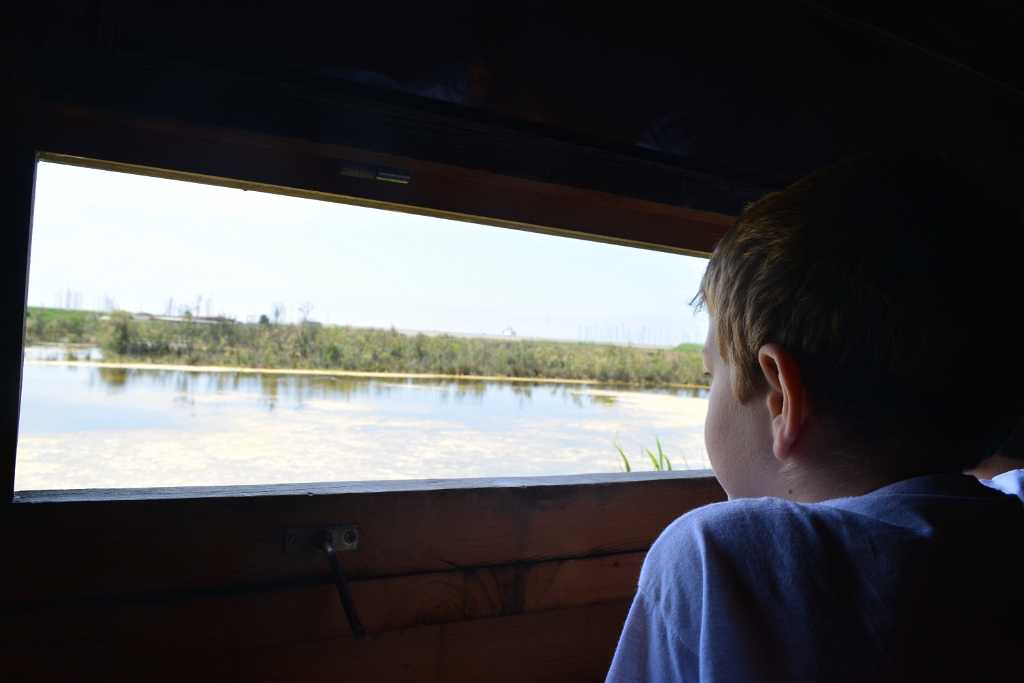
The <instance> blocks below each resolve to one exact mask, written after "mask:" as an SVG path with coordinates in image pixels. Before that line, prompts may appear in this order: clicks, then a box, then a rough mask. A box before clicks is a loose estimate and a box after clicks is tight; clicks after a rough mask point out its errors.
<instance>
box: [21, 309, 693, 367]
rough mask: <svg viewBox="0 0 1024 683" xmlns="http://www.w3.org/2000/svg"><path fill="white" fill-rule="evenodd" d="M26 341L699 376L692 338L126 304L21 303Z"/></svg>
mask: <svg viewBox="0 0 1024 683" xmlns="http://www.w3.org/2000/svg"><path fill="white" fill-rule="evenodd" d="M27 341H28V343H30V344H46V343H81V344H94V345H97V346H99V347H100V348H102V350H103V354H104V358H105V359H106V360H112V361H118V360H121V361H136V362H139V361H141V362H150V363H173V364H187V365H223V366H240V367H261V368H301V369H326V370H349V371H363V372H396V373H437V374H444V375H485V376H501V377H524V378H560V379H580V380H592V381H595V382H617V383H627V384H635V385H644V386H651V385H669V384H704V383H705V382H704V380H703V372H702V371H703V368H702V364H701V357H700V348H701V347H700V346H699V345H697V344H686V345H683V346H680V347H678V348H675V349H645V348H635V347H627V346H618V345H614V344H597V343H584V342H554V341H527V340H514V339H509V340H504V339H480V338H467V337H455V336H449V335H440V336H427V335H423V334H417V335H408V334H403V333H400V332H397V331H395V330H380V329H370V328H358V327H341V326H326V327H325V326H321V325H319V324H317V323H308V322H307V323H298V324H287V325H286V324H272V323H269V322H268V321H266V320H265V319H264V320H263V321H262V322H260V323H237V322H233V321H229V320H219V321H213V322H211V321H205V320H204V321H190V320H185V321H181V322H174V321H165V320H136V319H135V318H133V316H132V315H131V314H129V313H125V312H121V311H118V312H114V313H112V314H109V315H105V314H100V313H96V312H92V311H76V310H65V309H52V308H34V307H33V308H30V309H29V315H28V318H27Z"/></svg>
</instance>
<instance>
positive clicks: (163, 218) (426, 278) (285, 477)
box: [15, 161, 707, 490]
mask: <svg viewBox="0 0 1024 683" xmlns="http://www.w3.org/2000/svg"><path fill="white" fill-rule="evenodd" d="M703 266H704V262H703V260H702V259H700V258H697V257H692V256H685V255H682V254H678V253H668V252H656V251H650V250H643V249H637V248H632V247H626V246H620V245H613V244H605V243H599V242H590V241H583V240H578V239H572V238H568V237H560V236H553V235H545V234H537V233H532V232H526V231H521V230H512V229H508V228H501V227H494V226H489V225H486V226H485V225H479V224H474V223H469V222H464V221H456V220H450V219H445V218H438V217H433V216H424V215H417V214H412V213H404V212H399V211H388V210H383V209H379V208H368V207H363V206H354V205H350V204H342V203H336V202H326V201H315V200H311V199H307V198H299V197H291V196H284V195H278V194H269V193H263V192H256V191H245V190H241V189H235V188H228V187H218V186H213V185H204V184H199V183H192V182H185V181H181V180H169V179H165V178H155V177H146V176H140V175H133V174H127V173H119V172H114V171H109V170H97V169H94V168H85V167H79V166H72V165H67V164H57V163H51V162H45V161H44V162H40V163H39V165H38V167H37V177H36V191H35V210H34V218H33V237H32V249H31V257H30V280H29V293H28V303H29V308H28V310H27V319H26V350H25V361H24V362H25V365H24V375H23V382H22V405H21V418H20V419H21V422H20V428H19V441H18V454H17V464H16V475H15V476H16V478H15V488H16V490H35V489H73V488H122V487H155V486H196V485H232V484H273V483H297V482H316V481H360V480H381V479H424V478H452V477H482V476H486V477H493V476H526V475H557V474H576V473H596V472H615V471H622V470H623V469H625V468H626V467H630V468H632V469H635V470H643V469H648V470H649V469H652V468H661V469H668V468H673V469H677V470H678V469H700V468H706V467H707V460H706V455H705V453H704V449H703V421H704V414H705V411H706V401H705V398H704V390H703V389H702V388H701V387H700V384H701V361H700V354H699V346H700V344H701V343H702V342H703V338H704V334H705V331H706V326H707V319H706V317H704V316H702V315H695V314H693V313H692V311H690V309H689V308H688V306H687V301H688V299H689V297H690V296H692V295H693V293H694V292H695V291H696V286H697V283H698V282H699V277H700V274H701V273H702V272H703Z"/></svg>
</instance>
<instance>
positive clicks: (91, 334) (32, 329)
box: [25, 306, 101, 344]
mask: <svg viewBox="0 0 1024 683" xmlns="http://www.w3.org/2000/svg"><path fill="white" fill-rule="evenodd" d="M100 315H101V314H100V313H97V312H95V311H77V310H71V309H64V308H41V307H35V306H30V307H29V308H28V311H27V312H26V315H25V328H26V329H25V337H26V340H27V341H28V342H29V343H33V344H36V343H45V342H52V343H71V344H95V343H97V339H98V334H99V330H100V323H101V321H100Z"/></svg>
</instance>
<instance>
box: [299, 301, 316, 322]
mask: <svg viewBox="0 0 1024 683" xmlns="http://www.w3.org/2000/svg"><path fill="white" fill-rule="evenodd" d="M312 312H313V304H311V303H310V302H308V301H306V302H304V303H302V304H301V305H300V306H299V315H300V316H301V318H300V321H301V322H304V323H305V322H309V314H310V313H312Z"/></svg>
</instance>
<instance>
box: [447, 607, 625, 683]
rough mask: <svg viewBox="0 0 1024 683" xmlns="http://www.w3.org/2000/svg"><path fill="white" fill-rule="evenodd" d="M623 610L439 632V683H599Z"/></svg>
mask: <svg viewBox="0 0 1024 683" xmlns="http://www.w3.org/2000/svg"><path fill="white" fill-rule="evenodd" d="M628 608H629V603H628V602H613V603H607V604H601V605H593V606H589V607H580V608H575V609H568V610H555V611H550V612H538V613H534V614H527V615H522V616H518V617H506V618H503V619H487V620H484V621H467V622H462V623H458V624H450V625H447V626H445V627H444V630H443V636H442V637H443V641H442V646H443V648H444V649H443V651H442V656H441V667H442V668H441V674H440V676H439V680H441V681H446V682H447V681H452V682H454V681H494V682H495V683H497V682H498V681H602V680H604V676H605V674H606V673H607V671H608V665H609V664H610V663H611V659H612V654H613V653H614V652H615V644H616V643H617V642H618V637H619V633H620V632H621V631H622V624H623V622H624V621H625V618H626V612H627V610H628Z"/></svg>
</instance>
